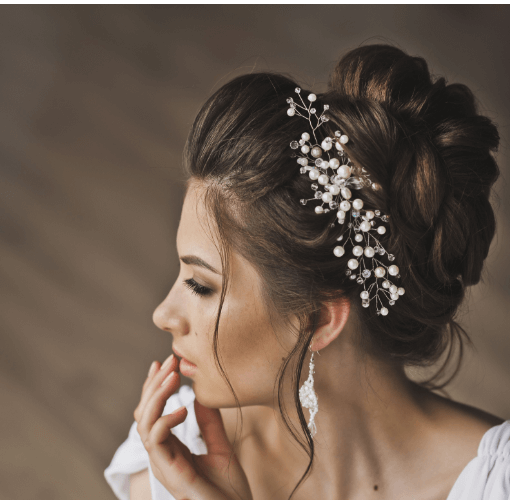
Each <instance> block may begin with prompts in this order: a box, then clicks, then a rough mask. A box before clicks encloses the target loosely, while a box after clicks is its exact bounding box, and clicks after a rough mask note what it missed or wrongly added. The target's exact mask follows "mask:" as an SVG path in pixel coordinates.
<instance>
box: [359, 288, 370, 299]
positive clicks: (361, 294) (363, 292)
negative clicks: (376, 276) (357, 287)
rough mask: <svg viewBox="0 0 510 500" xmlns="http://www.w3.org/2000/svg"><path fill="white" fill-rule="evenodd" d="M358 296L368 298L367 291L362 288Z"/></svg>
mask: <svg viewBox="0 0 510 500" xmlns="http://www.w3.org/2000/svg"><path fill="white" fill-rule="evenodd" d="M359 296H360V297H361V298H362V299H364V300H366V299H368V292H367V291H366V290H363V291H362V292H361V293H360V294H359Z"/></svg>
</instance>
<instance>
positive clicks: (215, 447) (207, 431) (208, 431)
mask: <svg viewBox="0 0 510 500" xmlns="http://www.w3.org/2000/svg"><path fill="white" fill-rule="evenodd" d="M194 405H195V417H196V419H197V423H198V427H199V428H200V432H201V433H202V437H203V438H204V441H205V444H206V445H207V453H208V454H212V455H221V454H224V453H230V451H231V449H232V446H231V444H230V441H229V440H228V437H227V433H226V432H225V426H224V424H223V419H222V418H221V413H220V410H218V409H217V408H208V407H207V406H204V405H202V404H200V403H199V402H198V401H197V399H196V398H195V402H194Z"/></svg>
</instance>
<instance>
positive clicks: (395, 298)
mask: <svg viewBox="0 0 510 500" xmlns="http://www.w3.org/2000/svg"><path fill="white" fill-rule="evenodd" d="M390 297H391V300H398V297H399V295H398V293H390Z"/></svg>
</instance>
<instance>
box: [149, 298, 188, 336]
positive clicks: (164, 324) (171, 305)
mask: <svg viewBox="0 0 510 500" xmlns="http://www.w3.org/2000/svg"><path fill="white" fill-rule="evenodd" d="M172 292H173V289H172V290H170V293H169V294H168V295H167V296H166V298H165V300H163V302H161V304H159V306H158V307H156V309H155V310H154V313H153V314H152V321H154V324H155V325H156V326H157V327H158V328H160V329H161V330H165V331H167V332H170V333H171V334H172V335H173V336H174V337H175V336H178V335H186V334H188V333H189V330H190V328H189V323H188V320H187V318H186V316H185V308H184V304H181V305H179V303H178V302H177V301H176V297H175V296H174V294H173V293H172Z"/></svg>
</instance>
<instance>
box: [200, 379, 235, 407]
mask: <svg viewBox="0 0 510 500" xmlns="http://www.w3.org/2000/svg"><path fill="white" fill-rule="evenodd" d="M191 388H192V389H193V392H194V393H195V399H196V400H197V401H198V402H199V403H200V404H201V405H202V406H205V407H206V408H218V409H221V408H237V405H236V402H235V399H234V396H232V393H231V392H230V391H228V389H227V391H228V393H227V394H218V393H216V392H214V391H211V390H209V389H207V388H203V389H201V387H200V384H197V383H196V382H195V381H193V383H192V385H191ZM237 397H238V398H239V396H237ZM241 406H242V405H241Z"/></svg>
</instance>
